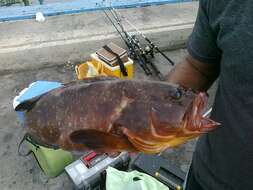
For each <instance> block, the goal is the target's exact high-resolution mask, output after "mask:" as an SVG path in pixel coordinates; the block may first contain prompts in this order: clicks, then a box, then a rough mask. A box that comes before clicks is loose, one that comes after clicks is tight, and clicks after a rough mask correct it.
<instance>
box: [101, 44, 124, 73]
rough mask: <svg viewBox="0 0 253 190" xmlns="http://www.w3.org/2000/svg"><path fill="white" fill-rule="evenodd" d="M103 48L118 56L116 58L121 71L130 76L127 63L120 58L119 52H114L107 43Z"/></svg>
mask: <svg viewBox="0 0 253 190" xmlns="http://www.w3.org/2000/svg"><path fill="white" fill-rule="evenodd" d="M103 48H104V49H105V50H106V51H108V52H110V53H112V54H113V55H115V56H116V58H117V63H118V64H119V67H120V71H121V73H122V74H123V75H124V76H128V74H127V71H126V68H125V65H124V63H123V61H122V60H121V59H120V56H119V55H118V54H117V53H115V52H114V51H113V50H112V49H111V48H110V47H108V46H107V45H105V46H103Z"/></svg>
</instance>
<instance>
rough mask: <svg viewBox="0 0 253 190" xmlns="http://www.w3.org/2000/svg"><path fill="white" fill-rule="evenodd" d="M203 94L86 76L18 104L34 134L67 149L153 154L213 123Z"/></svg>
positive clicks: (156, 84) (152, 83) (164, 84)
mask: <svg viewBox="0 0 253 190" xmlns="http://www.w3.org/2000/svg"><path fill="white" fill-rule="evenodd" d="M206 101H207V97H206V95H205V94H204V93H198V94H195V93H194V92H193V91H192V90H189V89H184V88H182V87H179V86H176V85H172V84H169V83H167V82H155V81H139V80H119V79H115V78H108V77H98V78H90V79H86V80H82V81H77V82H72V83H69V84H66V85H65V86H64V87H60V88H57V89H55V90H52V91H50V92H48V93H46V94H44V95H42V96H40V97H36V98H34V99H32V100H29V101H26V102H24V103H22V104H20V105H19V106H18V107H17V108H16V110H26V119H25V126H26V127H27V130H28V134H30V136H31V137H32V138H33V139H36V140H37V141H39V142H41V143H42V144H46V145H48V146H54V147H55V146H56V147H59V148H62V149H65V150H69V151H84V150H87V149H93V150H96V151H102V152H118V151H119V152H120V151H133V152H137V151H141V152H144V153H158V152H161V151H163V150H164V149H166V148H168V147H174V146H177V145H180V144H182V143H184V142H186V141H187V140H189V139H192V138H194V137H197V136H199V135H200V134H202V133H204V132H208V131H210V130H212V129H214V128H216V127H217V125H218V123H216V122H214V121H212V120H210V119H208V118H204V117H203V116H202V114H203V111H204V108H205V105H206Z"/></svg>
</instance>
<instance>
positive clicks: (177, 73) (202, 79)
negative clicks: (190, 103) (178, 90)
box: [167, 55, 219, 91]
mask: <svg viewBox="0 0 253 190" xmlns="http://www.w3.org/2000/svg"><path fill="white" fill-rule="evenodd" d="M218 75H219V64H208V63H203V62H200V61H198V60H196V59H194V58H193V57H192V56H190V55H187V56H186V57H185V58H184V60H183V61H182V62H181V63H179V64H178V65H176V67H175V68H174V69H173V70H172V71H171V72H170V73H169V74H168V77H167V79H168V81H169V82H171V83H175V84H179V85H181V86H184V87H187V88H192V89H194V90H197V91H206V90H207V89H208V88H209V87H210V86H211V85H212V83H213V82H214V81H215V80H216V79H217V77H218Z"/></svg>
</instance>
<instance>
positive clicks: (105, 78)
mask: <svg viewBox="0 0 253 190" xmlns="http://www.w3.org/2000/svg"><path fill="white" fill-rule="evenodd" d="M117 79H118V78H116V77H107V76H98V77H89V78H85V79H82V80H77V81H72V82H69V83H65V84H64V87H67V86H71V85H73V84H82V83H92V82H99V81H111V80H117Z"/></svg>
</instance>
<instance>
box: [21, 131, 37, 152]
mask: <svg viewBox="0 0 253 190" xmlns="http://www.w3.org/2000/svg"><path fill="white" fill-rule="evenodd" d="M29 137H30V135H29V134H28V133H26V134H25V135H24V137H23V139H22V140H21V141H20V143H19V145H18V155H19V156H28V155H30V154H31V153H32V151H31V150H29V151H28V152H27V153H25V154H23V153H21V152H20V148H21V145H22V144H23V143H24V141H28V142H29V143H31V144H32V145H33V146H35V147H36V150H37V149H38V148H40V147H39V146H38V145H36V144H35V143H34V142H33V141H32V140H31V139H30V138H29Z"/></svg>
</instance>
